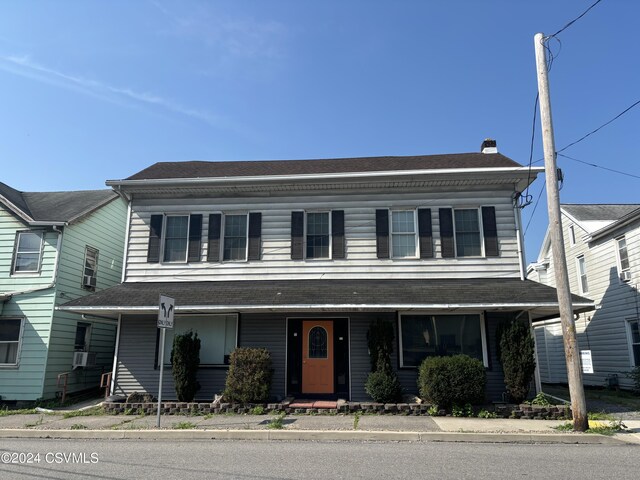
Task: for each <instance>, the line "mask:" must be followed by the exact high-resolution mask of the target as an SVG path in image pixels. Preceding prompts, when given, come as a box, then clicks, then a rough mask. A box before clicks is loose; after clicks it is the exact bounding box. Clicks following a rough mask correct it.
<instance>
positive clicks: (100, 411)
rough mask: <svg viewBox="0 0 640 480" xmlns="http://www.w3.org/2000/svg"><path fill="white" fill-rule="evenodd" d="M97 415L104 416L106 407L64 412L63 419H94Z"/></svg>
mask: <svg viewBox="0 0 640 480" xmlns="http://www.w3.org/2000/svg"><path fill="white" fill-rule="evenodd" d="M97 415H104V407H91V408H87V409H85V410H72V411H70V412H64V414H63V415H62V418H74V417H94V416H97Z"/></svg>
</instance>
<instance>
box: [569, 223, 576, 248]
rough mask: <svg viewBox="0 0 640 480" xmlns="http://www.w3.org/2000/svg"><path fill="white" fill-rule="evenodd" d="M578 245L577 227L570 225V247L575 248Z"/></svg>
mask: <svg viewBox="0 0 640 480" xmlns="http://www.w3.org/2000/svg"><path fill="white" fill-rule="evenodd" d="M575 244H576V229H575V225H574V224H571V225H569V245H570V246H571V247H573V246H575Z"/></svg>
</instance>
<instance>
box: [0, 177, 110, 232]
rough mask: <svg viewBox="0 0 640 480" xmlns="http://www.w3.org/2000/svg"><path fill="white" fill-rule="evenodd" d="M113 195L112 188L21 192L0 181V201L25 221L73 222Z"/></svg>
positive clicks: (32, 222) (42, 222)
mask: <svg viewBox="0 0 640 480" xmlns="http://www.w3.org/2000/svg"><path fill="white" fill-rule="evenodd" d="M115 198H117V194H116V193H114V192H113V191H112V190H79V191H71V192H21V191H19V190H16V189H14V188H12V187H10V186H8V185H6V184H4V183H2V182H0V203H1V204H3V205H4V206H5V207H6V208H7V209H9V210H10V211H11V212H12V213H13V214H14V215H16V216H17V217H19V218H21V219H22V220H23V221H24V222H26V223H28V224H41V225H47V224H65V223H73V222H75V221H78V220H80V219H81V218H83V217H84V216H86V215H88V214H90V213H92V212H93V211H95V210H96V209H97V208H99V207H101V206H103V205H106V204H107V203H109V202H111V201H112V200H114V199H115Z"/></svg>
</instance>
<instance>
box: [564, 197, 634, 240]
mask: <svg viewBox="0 0 640 480" xmlns="http://www.w3.org/2000/svg"><path fill="white" fill-rule="evenodd" d="M639 208H640V204H602V203H600V204H562V205H561V206H560V209H561V210H562V212H563V213H564V214H565V215H566V216H567V217H568V218H569V219H571V220H572V221H573V222H575V223H577V224H578V225H579V226H580V227H581V228H582V229H583V230H584V231H585V232H586V233H587V234H593V233H594V232H597V231H600V230H602V229H604V228H607V227H609V226H610V225H612V224H614V223H616V222H618V221H619V220H620V219H622V218H625V217H627V216H628V215H630V214H632V213H633V212H634V211H636V210H638V209H639Z"/></svg>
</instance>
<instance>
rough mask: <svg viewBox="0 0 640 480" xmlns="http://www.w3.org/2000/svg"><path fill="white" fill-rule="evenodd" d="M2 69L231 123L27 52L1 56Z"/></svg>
mask: <svg viewBox="0 0 640 480" xmlns="http://www.w3.org/2000/svg"><path fill="white" fill-rule="evenodd" d="M0 69H2V70H5V71H8V72H10V73H13V74H15V75H19V76H22V77H26V78H30V79H32V80H37V81H40V82H43V83H47V84H49V85H54V86H58V87H64V88H70V89H71V90H74V91H77V92H80V93H83V94H85V95H89V96H92V97H94V98H98V99H101V100H104V101H108V102H112V103H116V104H121V105H131V104H134V105H137V106H140V105H146V106H155V107H159V108H161V109H163V110H165V111H169V112H171V113H177V114H180V115H184V116H187V117H191V118H194V119H196V120H199V121H202V122H205V123H207V124H209V125H211V126H214V127H224V126H228V124H227V122H226V121H225V120H224V119H223V118H221V117H220V116H217V115H214V114H212V113H210V112H207V111H205V110H198V109H194V108H190V107H186V106H184V105H182V104H180V103H178V102H175V101H173V100H170V99H167V98H164V97H160V96H158V95H154V94H151V93H147V92H137V91H135V90H131V89H129V88H121V87H114V86H112V85H109V84H106V83H104V82H100V81H97V80H93V79H88V78H84V77H79V76H76V75H70V74H67V73H64V72H61V71H58V70H54V69H52V68H48V67H45V66H43V65H41V64H38V63H36V62H34V61H32V60H31V58H30V57H29V56H27V55H22V56H17V55H7V56H4V55H0Z"/></svg>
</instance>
